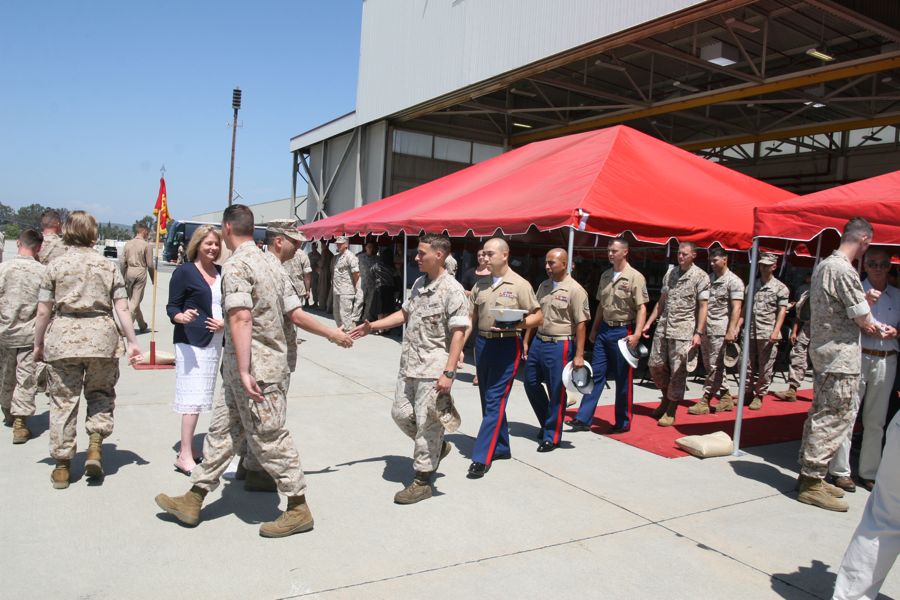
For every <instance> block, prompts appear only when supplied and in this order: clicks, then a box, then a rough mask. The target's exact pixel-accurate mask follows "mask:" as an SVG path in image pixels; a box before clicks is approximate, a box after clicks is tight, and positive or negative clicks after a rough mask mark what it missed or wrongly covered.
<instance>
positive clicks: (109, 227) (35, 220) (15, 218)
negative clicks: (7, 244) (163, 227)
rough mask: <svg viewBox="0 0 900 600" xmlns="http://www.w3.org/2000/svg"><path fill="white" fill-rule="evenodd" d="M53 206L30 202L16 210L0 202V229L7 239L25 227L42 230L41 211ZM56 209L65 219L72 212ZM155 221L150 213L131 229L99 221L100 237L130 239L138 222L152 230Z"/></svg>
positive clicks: (14, 236) (16, 234)
mask: <svg viewBox="0 0 900 600" xmlns="http://www.w3.org/2000/svg"><path fill="white" fill-rule="evenodd" d="M51 208H53V207H51V206H44V205H42V204H29V205H28V206H23V207H21V208H19V209H18V210H16V209H14V208H12V207H10V206H7V205H5V204H3V203H2V202H0V231H3V233H4V235H6V239H16V238H18V237H19V234H20V233H21V232H22V230H23V229H28V228H31V229H36V230H38V231H40V230H41V213H43V212H44V211H45V210H48V209H51ZM54 210H56V212H58V213H59V218H60V219H61V220H63V221H65V220H66V217H68V216H69V213H70V212H71V211H70V210H69V209H68V208H55V209H54ZM155 223H156V220H155V219H154V218H153V217H152V216H150V215H146V216H144V217H141V218H140V219H138V220H137V221H135V222H134V224H133V225H132V226H131V229H130V230H129V228H128V227H124V226H122V225H119V224H114V223H111V222H106V223H98V228H99V234H100V239H101V240H107V239H109V240H128V239H131V237H132V236H133V235H134V228H135V227H137V225H138V224H143V225H146V226H147V227H148V228H149V229H150V230H151V231H152V230H153V226H154V224H155Z"/></svg>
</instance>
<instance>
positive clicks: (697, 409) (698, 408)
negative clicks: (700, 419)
mask: <svg viewBox="0 0 900 600" xmlns="http://www.w3.org/2000/svg"><path fill="white" fill-rule="evenodd" d="M688 414H691V415H708V414H709V396H707V395H706V394H703V398H701V399H700V400H699V401H698V402H694V403H693V404H692V405H691V407H690V408H689V409H688Z"/></svg>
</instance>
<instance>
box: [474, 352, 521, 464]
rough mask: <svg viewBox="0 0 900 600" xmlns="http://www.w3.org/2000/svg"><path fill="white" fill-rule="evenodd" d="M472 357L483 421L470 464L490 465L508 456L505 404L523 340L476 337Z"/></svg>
mask: <svg viewBox="0 0 900 600" xmlns="http://www.w3.org/2000/svg"><path fill="white" fill-rule="evenodd" d="M475 356H476V357H477V358H476V359H475V372H476V374H477V375H478V393H479V394H480V395H481V414H482V415H483V418H482V419H481V427H480V428H479V429H478V437H476V438H475V446H474V447H473V448H472V461H473V462H479V463H483V464H485V465H490V464H491V461H492V460H493V459H494V458H496V457H500V456H503V457H506V456H509V454H510V451H509V428H508V426H507V424H506V403H507V401H508V400H509V394H510V392H511V391H512V386H513V382H514V381H515V379H516V371H517V370H518V368H519V361H520V359H521V356H522V338H520V337H518V336H515V337H505V338H493V339H487V338H485V337H482V336H480V335H479V336H478V337H477V338H476V339H475Z"/></svg>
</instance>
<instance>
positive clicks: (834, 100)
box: [389, 0, 900, 155]
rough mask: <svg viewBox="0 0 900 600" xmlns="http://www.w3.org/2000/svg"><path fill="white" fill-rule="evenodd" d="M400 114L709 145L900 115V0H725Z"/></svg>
mask: <svg viewBox="0 0 900 600" xmlns="http://www.w3.org/2000/svg"><path fill="white" fill-rule="evenodd" d="M389 120H390V121H391V122H392V123H393V124H394V125H396V126H397V127H404V126H410V127H415V128H421V129H426V130H433V131H442V132H446V133H452V132H457V133H459V134H460V135H468V136H473V137H476V138H481V139H492V140H494V141H497V142H500V143H504V144H506V145H509V146H520V145H523V144H526V143H529V142H532V141H537V140H542V139H548V138H552V137H557V136H560V135H566V134H569V133H577V132H580V131H587V130H590V129H596V128H600V127H606V126H609V125H614V124H619V123H627V124H628V125H630V126H632V127H634V128H636V129H639V130H642V131H645V132H646V133H649V134H651V135H654V136H656V137H659V138H661V139H663V140H666V141H668V142H670V143H673V144H676V145H679V146H681V147H683V148H686V149H689V150H693V151H701V153H703V152H705V153H707V155H711V154H714V153H715V152H721V149H722V148H725V147H730V146H734V145H740V144H747V143H759V142H763V141H767V140H782V139H787V138H795V137H803V136H815V135H817V134H825V133H829V132H835V131H846V130H851V129H858V128H862V127H872V128H881V127H885V126H887V125H891V124H896V123H900V2H883V1H877V0H713V1H711V2H706V3H703V4H699V5H696V6H694V7H691V8H689V9H686V10H684V11H682V12H681V13H678V14H676V15H669V16H668V17H666V18H664V19H659V20H657V21H653V22H650V23H646V24H644V25H641V26H639V27H635V28H633V29H631V30H627V31H623V32H620V33H618V34H615V35H613V36H610V37H607V38H604V39H600V40H596V41H595V42H592V43H591V44H587V45H585V46H582V47H580V48H576V49H574V50H571V51H568V52H566V53H563V54H560V55H557V56H552V57H548V58H547V59H545V60H543V61H541V62H539V63H534V64H531V65H527V66H525V67H522V68H520V69H517V70H515V71H513V72H510V73H506V74H503V75H501V76H498V77H496V78H493V79H492V80H489V81H484V82H481V83H479V84H476V85H474V86H470V87H469V88H466V89H462V90H458V91H456V92H454V93H452V94H448V95H446V96H444V97H442V98H437V99H434V100H432V101H430V102H428V103H425V104H422V105H419V106H415V107H411V108H409V109H407V110H405V111H402V112H400V113H397V114H395V115H392V116H391V117H390V118H389ZM873 131H877V129H876V130H873ZM891 131H892V132H893V134H892V136H891V137H892V141H896V140H895V139H894V138H895V137H896V130H894V129H891ZM872 137H875V133H873V136H872ZM811 143H814V142H811Z"/></svg>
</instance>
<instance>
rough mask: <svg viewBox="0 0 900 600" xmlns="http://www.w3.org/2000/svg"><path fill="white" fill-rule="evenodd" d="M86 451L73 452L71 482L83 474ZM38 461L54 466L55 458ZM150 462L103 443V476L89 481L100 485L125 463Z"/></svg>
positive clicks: (139, 463)
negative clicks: (100, 478) (98, 479)
mask: <svg viewBox="0 0 900 600" xmlns="http://www.w3.org/2000/svg"><path fill="white" fill-rule="evenodd" d="M86 455H87V452H78V453H76V454H75V457H74V458H73V459H72V463H71V465H70V468H69V481H70V482H71V483H75V482H76V481H78V480H80V479H81V478H82V476H83V475H84V461H85V457H86ZM38 462H39V463H43V464H45V465H50V466H51V467H52V466H55V465H56V459H53V458H50V457H49V456H48V457H47V458H43V459H41V460H39V461H38ZM149 464H150V463H149V462H148V461H146V460H144V458H143V457H141V456H140V455H139V454H135V453H134V452H132V451H131V450H118V446H116V444H103V472H104V477H103V479H102V480H100V481H94V482H91V483H92V485H100V484H102V482H103V481H104V480H105V479H106V478H107V477H109V476H111V475H115V474H116V473H118V472H119V469H120V468H122V467H124V466H126V465H138V466H143V465H149Z"/></svg>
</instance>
